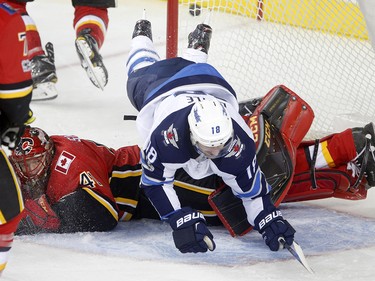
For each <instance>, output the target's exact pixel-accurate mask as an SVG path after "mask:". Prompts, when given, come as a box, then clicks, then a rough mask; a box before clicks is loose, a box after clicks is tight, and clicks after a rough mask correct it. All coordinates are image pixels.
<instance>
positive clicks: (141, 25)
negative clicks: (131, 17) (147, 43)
mask: <svg viewBox="0 0 375 281" xmlns="http://www.w3.org/2000/svg"><path fill="white" fill-rule="evenodd" d="M137 36H146V37H148V38H150V40H151V41H152V30H151V22H149V21H148V20H145V19H141V20H138V21H137V22H136V23H135V26H134V31H133V36H132V38H134V37H137Z"/></svg>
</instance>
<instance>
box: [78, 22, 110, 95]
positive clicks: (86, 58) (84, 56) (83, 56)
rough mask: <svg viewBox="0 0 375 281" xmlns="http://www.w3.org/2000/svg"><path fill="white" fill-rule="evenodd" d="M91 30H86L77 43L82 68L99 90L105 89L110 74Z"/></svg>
mask: <svg viewBox="0 0 375 281" xmlns="http://www.w3.org/2000/svg"><path fill="white" fill-rule="evenodd" d="M90 32H91V30H90V29H84V30H82V32H81V33H80V34H79V36H78V37H77V39H76V41H75V45H76V50H77V54H78V56H79V58H80V60H81V66H82V67H83V68H84V69H85V70H86V73H87V76H88V77H89V78H90V80H91V82H92V83H93V84H94V85H95V86H96V87H98V88H100V89H102V90H103V89H104V87H105V85H107V82H108V72H107V69H106V68H105V66H104V64H103V59H102V56H101V55H100V54H99V47H98V43H97V42H96V40H95V39H94V38H93V37H92V36H91V35H90Z"/></svg>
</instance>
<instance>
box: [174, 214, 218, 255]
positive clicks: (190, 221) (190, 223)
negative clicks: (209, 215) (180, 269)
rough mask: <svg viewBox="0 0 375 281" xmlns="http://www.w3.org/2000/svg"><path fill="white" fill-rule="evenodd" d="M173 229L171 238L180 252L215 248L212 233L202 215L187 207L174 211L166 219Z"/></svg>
mask: <svg viewBox="0 0 375 281" xmlns="http://www.w3.org/2000/svg"><path fill="white" fill-rule="evenodd" d="M168 222H169V224H170V225H171V227H172V229H173V240H174V243H175V246H176V248H177V249H179V250H180V252H181V253H198V252H202V253H204V252H207V250H210V251H213V250H215V247H216V245H215V242H214V240H213V238H214V237H213V235H212V234H211V232H210V231H209V230H208V228H207V225H206V220H205V218H204V217H203V215H202V214H201V213H200V212H198V211H196V210H193V209H191V208H189V207H184V208H182V209H180V210H178V211H176V212H175V213H174V214H173V215H171V217H170V218H169V220H168Z"/></svg>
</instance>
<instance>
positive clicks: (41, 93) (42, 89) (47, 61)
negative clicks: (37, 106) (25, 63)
mask: <svg viewBox="0 0 375 281" xmlns="http://www.w3.org/2000/svg"><path fill="white" fill-rule="evenodd" d="M46 53H47V55H40V56H35V57H34V58H32V59H31V61H30V63H31V76H32V79H33V87H34V89H33V95H32V100H33V101H40V100H51V99H55V98H56V97H57V89H56V82H57V75H56V67H55V55H54V50H53V45H52V43H51V42H48V43H47V44H46Z"/></svg>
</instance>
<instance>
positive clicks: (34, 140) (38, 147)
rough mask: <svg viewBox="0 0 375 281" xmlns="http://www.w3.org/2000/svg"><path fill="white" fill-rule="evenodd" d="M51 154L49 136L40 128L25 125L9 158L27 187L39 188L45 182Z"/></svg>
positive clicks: (52, 147) (51, 148) (51, 142)
mask: <svg viewBox="0 0 375 281" xmlns="http://www.w3.org/2000/svg"><path fill="white" fill-rule="evenodd" d="M53 154H54V145H53V141H52V140H51V139H50V137H49V136H48V135H47V134H46V133H45V132H44V131H43V130H42V129H39V128H34V127H27V128H26V129H25V132H24V134H23V136H22V137H21V140H20V143H19V145H18V146H17V148H16V149H14V150H13V151H12V154H11V156H10V157H9V158H10V160H11V162H12V164H13V166H14V169H15V172H16V174H17V175H18V177H19V178H20V180H21V182H22V183H23V184H26V185H27V186H28V188H29V189H32V188H38V189H39V188H41V187H42V186H41V185H44V184H45V180H46V178H47V176H48V171H49V166H50V165H51V162H52V158H53ZM44 189H45V186H43V190H44Z"/></svg>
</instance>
